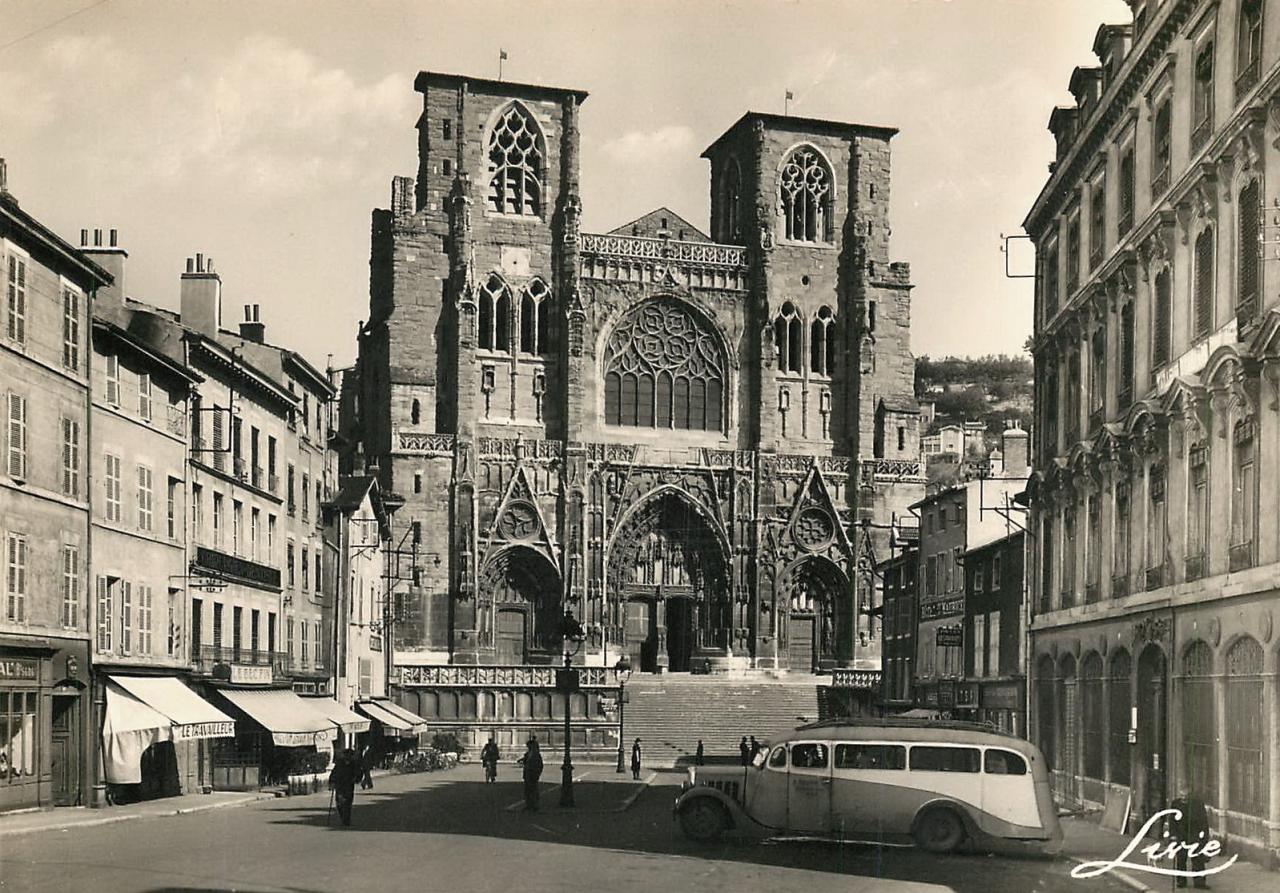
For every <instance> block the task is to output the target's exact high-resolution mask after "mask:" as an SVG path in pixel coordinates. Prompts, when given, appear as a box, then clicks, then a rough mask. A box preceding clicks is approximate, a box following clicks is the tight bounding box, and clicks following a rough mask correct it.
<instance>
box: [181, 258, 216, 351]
mask: <svg viewBox="0 0 1280 893" xmlns="http://www.w3.org/2000/svg"><path fill="white" fill-rule="evenodd" d="M181 312H182V324H183V325H185V326H187V327H188V328H190V329H193V330H194V331H196V332H199V333H200V334H202V335H208V336H210V337H212V336H214V335H217V334H218V329H219V328H221V326H222V280H221V279H220V278H219V277H218V274H217V273H215V272H214V271H213V259H212V258H210V259H209V261H208V264H207V268H206V263H205V256H204V255H203V254H197V255H196V256H195V259H194V260H192V259H191V258H187V271H186V272H185V273H183V274H182V277H181Z"/></svg>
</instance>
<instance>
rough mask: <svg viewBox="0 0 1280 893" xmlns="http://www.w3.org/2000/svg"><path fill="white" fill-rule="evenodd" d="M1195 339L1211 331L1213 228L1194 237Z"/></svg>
mask: <svg viewBox="0 0 1280 893" xmlns="http://www.w3.org/2000/svg"><path fill="white" fill-rule="evenodd" d="M1195 258H1196V273H1195V276H1196V279H1195V285H1196V293H1195V320H1194V321H1193V322H1194V326H1195V338H1196V339H1200V338H1203V337H1205V336H1206V335H1208V334H1209V332H1210V331H1211V330H1212V329H1213V227H1211V226H1210V227H1205V229H1204V231H1203V232H1202V233H1200V235H1198V236H1196V255H1195Z"/></svg>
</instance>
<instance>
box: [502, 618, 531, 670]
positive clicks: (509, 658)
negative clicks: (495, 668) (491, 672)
mask: <svg viewBox="0 0 1280 893" xmlns="http://www.w3.org/2000/svg"><path fill="white" fill-rule="evenodd" d="M524 626H525V616H524V611H510V610H508V611H499V612H498V636H497V642H496V643H495V644H496V645H497V650H498V663H500V664H522V663H524Z"/></svg>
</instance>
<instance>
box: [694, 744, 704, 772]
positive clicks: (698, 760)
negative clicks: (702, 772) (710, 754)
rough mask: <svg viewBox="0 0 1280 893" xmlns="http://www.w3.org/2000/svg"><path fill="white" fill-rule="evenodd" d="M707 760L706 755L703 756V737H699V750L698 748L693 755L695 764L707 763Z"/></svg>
mask: <svg viewBox="0 0 1280 893" xmlns="http://www.w3.org/2000/svg"><path fill="white" fill-rule="evenodd" d="M705 762H706V759H705V757H704V756H703V752H702V739H701V738H699V739H698V750H697V752H696V753H694V755H693V765H695V766H701V765H702V764H703V763H705Z"/></svg>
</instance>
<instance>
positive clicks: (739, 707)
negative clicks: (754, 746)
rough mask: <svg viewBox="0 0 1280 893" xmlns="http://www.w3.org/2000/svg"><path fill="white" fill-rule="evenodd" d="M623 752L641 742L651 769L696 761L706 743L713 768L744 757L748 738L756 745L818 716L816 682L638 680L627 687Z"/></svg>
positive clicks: (779, 679)
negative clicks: (740, 749) (741, 747)
mask: <svg viewBox="0 0 1280 893" xmlns="http://www.w3.org/2000/svg"><path fill="white" fill-rule="evenodd" d="M626 691H627V704H626V730H625V733H624V734H625V740H624V750H625V751H626V753H627V754H628V755H629V754H630V753H631V742H632V741H634V740H635V739H636V738H639V739H641V746H642V747H643V749H644V762H645V764H646V765H647V766H649V767H652V768H659V767H663V766H674V765H676V763H677V761H678V760H680V758H681V757H685V758H686V759H685V760H683V761H682V763H688V762H691V761H692V758H693V755H694V752H695V751H696V750H697V747H698V739H699V738H701V739H702V744H703V748H704V750H705V753H706V756H707V759H708V762H710V761H712V760H713V759H715V760H716V761H717V762H718V761H720V760H723V759H732V760H733V761H735V762H736V761H737V759H738V742H739V741H740V740H741V739H742V736H743V735H755V736H756V739H757V740H760V741H763V740H765V739H767V738H770V737H774V736H777V735H779V734H781V733H783V732H790V731H792V730H793V729H794V728H795V727H796V726H798V725H802V724H804V723H805V722H813V721H815V720H817V718H818V688H817V679H815V677H813V676H810V675H808V674H796V675H795V677H794V678H785V677H781V676H760V677H747V678H741V677H727V676H685V675H683V674H672V675H667V676H639V675H637V676H633V677H632V678H631V681H630V682H628V683H627V688H626Z"/></svg>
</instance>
